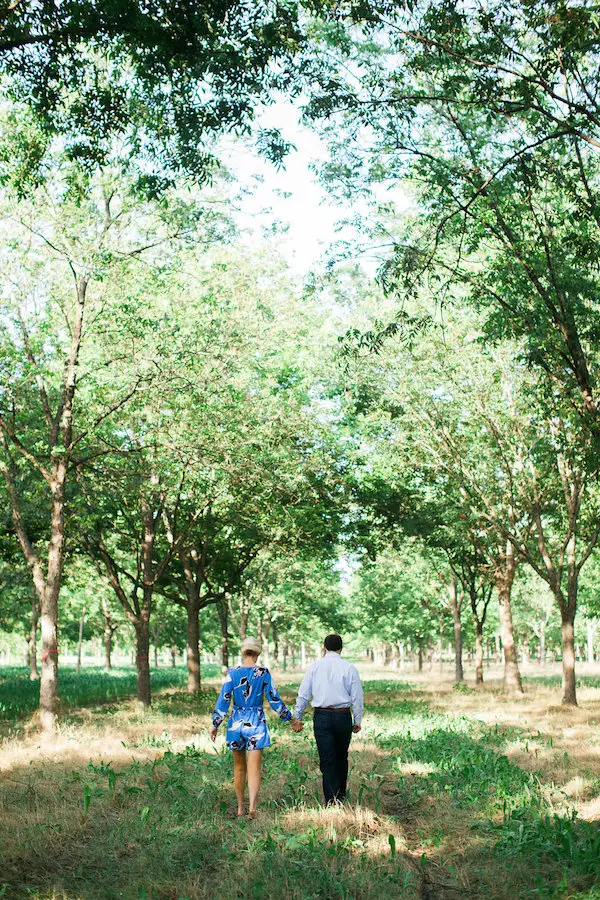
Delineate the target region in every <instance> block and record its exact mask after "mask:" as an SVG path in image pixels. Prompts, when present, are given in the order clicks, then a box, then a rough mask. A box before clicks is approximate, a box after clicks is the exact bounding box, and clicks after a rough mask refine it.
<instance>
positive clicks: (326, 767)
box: [292, 634, 363, 806]
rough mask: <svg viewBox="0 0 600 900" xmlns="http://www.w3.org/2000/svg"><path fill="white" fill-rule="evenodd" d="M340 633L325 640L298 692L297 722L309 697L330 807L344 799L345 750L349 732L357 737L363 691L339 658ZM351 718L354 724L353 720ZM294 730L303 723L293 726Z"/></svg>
mask: <svg viewBox="0 0 600 900" xmlns="http://www.w3.org/2000/svg"><path fill="white" fill-rule="evenodd" d="M341 650H342V639H341V637H340V636H339V634H328V635H327V637H326V638H325V647H324V655H323V657H322V658H321V659H319V660H317V661H316V662H314V663H312V664H311V665H310V666H309V667H308V669H307V670H306V675H305V676H304V678H303V680H302V684H301V685H300V688H299V690H298V700H297V702H296V711H295V717H296V719H299V720H301V719H302V716H303V715H304V710H305V709H306V705H307V703H308V701H309V700H310V698H311V696H312V705H313V707H314V711H315V712H314V719H313V726H314V731H315V740H316V742H317V749H318V751H319V762H320V766H321V772H322V773H323V793H324V795H325V803H326V805H327V806H330V805H331V804H332V803H335V802H336V801H341V800H343V799H344V797H345V796H346V782H347V780H348V747H349V746H350V738H351V737H352V732H354V734H358V732H359V731H360V723H361V721H362V715H363V692H362V685H361V683H360V678H359V675H358V671H357V670H356V668H355V667H354V666H352V665H350V663H347V662H346V660H344V659H342V657H341V656H340V653H341ZM353 717H354V721H353ZM292 728H293V729H294V731H299V730H300V729H301V728H302V723H301V722H298V723H297V724H296V725H294V724H292Z"/></svg>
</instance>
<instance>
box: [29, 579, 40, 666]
mask: <svg viewBox="0 0 600 900" xmlns="http://www.w3.org/2000/svg"><path fill="white" fill-rule="evenodd" d="M39 617H40V608H39V605H38V602H37V597H36V596H35V595H34V596H33V597H32V600H31V631H30V633H29V641H28V649H29V680H30V681H37V680H38V678H39V677H40V673H39V672H38V666H37V630H38V621H39Z"/></svg>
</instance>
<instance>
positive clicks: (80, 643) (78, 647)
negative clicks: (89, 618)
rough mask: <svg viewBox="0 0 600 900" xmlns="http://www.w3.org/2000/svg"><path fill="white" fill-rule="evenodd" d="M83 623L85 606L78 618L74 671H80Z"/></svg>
mask: <svg viewBox="0 0 600 900" xmlns="http://www.w3.org/2000/svg"><path fill="white" fill-rule="evenodd" d="M84 623H85V606H84V607H83V609H82V610H81V616H80V617H79V640H78V641H77V668H76V671H77V672H80V671H81V649H82V646H83V626H84Z"/></svg>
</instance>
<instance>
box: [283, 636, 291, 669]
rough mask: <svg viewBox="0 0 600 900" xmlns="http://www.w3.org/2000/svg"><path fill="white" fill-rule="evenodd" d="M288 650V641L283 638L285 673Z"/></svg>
mask: <svg viewBox="0 0 600 900" xmlns="http://www.w3.org/2000/svg"><path fill="white" fill-rule="evenodd" d="M289 649H290V645H289V642H288V639H287V638H285V639H284V641H283V671H284V672H287V667H288V653H289Z"/></svg>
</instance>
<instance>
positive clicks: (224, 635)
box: [217, 600, 229, 675]
mask: <svg viewBox="0 0 600 900" xmlns="http://www.w3.org/2000/svg"><path fill="white" fill-rule="evenodd" d="M217 611H218V614H219V624H220V626H221V670H222V672H223V675H226V674H227V669H228V668H229V615H228V613H229V610H228V608H227V601H226V600H224V601H221V602H220V603H218V604H217Z"/></svg>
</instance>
